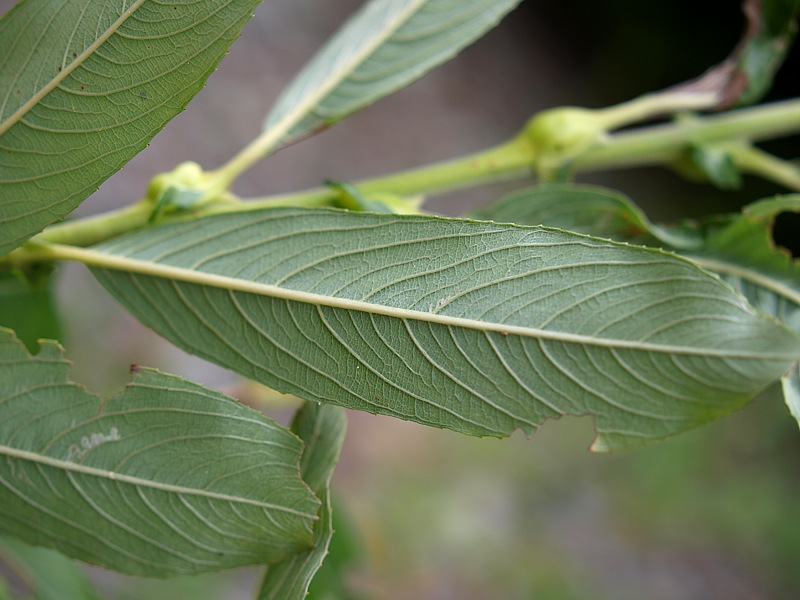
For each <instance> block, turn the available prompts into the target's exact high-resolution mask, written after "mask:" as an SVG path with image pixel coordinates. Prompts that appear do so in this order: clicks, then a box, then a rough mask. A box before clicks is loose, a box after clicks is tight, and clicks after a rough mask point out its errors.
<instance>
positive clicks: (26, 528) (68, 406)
mask: <svg viewBox="0 0 800 600" xmlns="http://www.w3.org/2000/svg"><path fill="white" fill-rule="evenodd" d="M67 370H68V362H67V361H66V360H65V359H64V358H63V356H62V353H61V350H60V348H58V347H57V346H56V345H55V344H54V343H52V342H45V343H43V345H42V349H41V351H40V352H39V354H38V355H36V356H33V357H32V356H31V355H29V354H28V353H27V351H26V350H25V348H24V347H23V346H22V345H21V343H20V342H19V341H18V340H16V338H14V337H13V335H12V334H11V332H10V331H8V330H6V329H0V417H1V418H0V454H2V455H3V456H2V457H0V458H1V460H0V532H2V533H3V534H8V535H12V536H15V537H18V538H20V539H24V540H25V541H27V542H29V543H32V544H37V545H43V546H49V547H51V548H55V549H57V550H59V551H61V552H63V553H64V554H67V555H68V556H70V557H72V558H77V559H80V560H83V561H86V562H90V563H93V564H97V565H100V566H103V567H107V568H110V569H113V570H116V571H119V572H121V573H127V574H134V575H145V576H150V577H154V576H166V575H175V574H180V573H198V572H203V571H210V570H216V569H223V568H230V567H234V566H239V565H245V564H258V563H265V562H273V561H276V560H281V559H283V558H284V557H286V556H287V555H289V554H291V553H293V552H297V551H300V550H303V549H305V548H307V547H308V546H309V545H310V542H311V537H310V536H311V527H312V523H313V522H314V520H315V519H316V513H317V508H318V506H319V501H318V500H317V499H316V498H315V496H314V495H313V494H312V493H311V491H310V490H309V488H308V486H306V485H305V484H304V483H303V481H302V480H301V479H300V476H299V461H300V453H301V448H302V445H301V442H300V441H299V440H298V438H297V437H296V436H294V435H293V434H291V433H290V432H289V431H288V430H287V429H285V428H283V427H281V426H280V425H278V424H277V423H275V422H273V421H271V420H270V419H267V418H266V417H264V416H263V415H261V414H260V413H257V412H255V411H253V410H252V409H249V408H247V407H244V406H243V405H240V404H238V403H237V402H235V401H234V400H231V399H230V398H226V397H225V396H222V395H220V394H218V393H216V392H213V391H211V390H208V389H206V388H203V387H202V386H200V385H197V384H193V383H190V382H187V381H184V380H182V379H180V378H178V377H175V376H171V375H165V374H162V373H159V372H157V371H151V370H146V369H145V370H140V371H139V372H138V373H136V375H135V376H134V378H133V382H132V383H131V384H129V385H128V386H127V387H126V389H125V390H124V392H123V393H122V394H120V395H119V396H116V397H114V398H112V399H110V400H108V401H106V402H104V403H102V404H101V403H100V401H99V399H98V398H97V397H95V396H93V395H91V394H89V393H87V392H86V391H85V390H84V389H83V388H81V387H80V386H78V385H76V384H74V383H72V382H70V381H69V379H68V377H67Z"/></svg>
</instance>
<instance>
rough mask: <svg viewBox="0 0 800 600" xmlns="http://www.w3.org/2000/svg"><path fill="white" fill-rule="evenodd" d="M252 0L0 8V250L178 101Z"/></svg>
mask: <svg viewBox="0 0 800 600" xmlns="http://www.w3.org/2000/svg"><path fill="white" fill-rule="evenodd" d="M257 4H258V0H169V1H168V2H156V1H154V0H121V1H119V2H99V1H98V0H26V1H25V2H20V3H19V4H18V5H17V6H16V7H14V8H13V9H12V10H11V11H10V12H9V13H8V14H7V15H6V16H5V17H4V18H3V19H2V20H0V255H3V254H5V253H6V252H8V251H10V250H11V249H13V248H14V247H16V246H18V245H19V244H21V243H22V242H24V241H25V240H26V239H28V238H29V237H30V236H32V235H33V234H35V233H37V232H38V231H39V230H41V229H42V228H43V227H45V226H46V225H48V224H50V223H52V222H53V221H56V220H58V219H60V218H61V217H63V216H64V215H66V214H67V213H69V212H70V211H71V210H72V209H74V208H75V207H76V206H77V205H78V204H80V202H81V201H83V199H84V198H86V197H87V196H88V195H89V194H91V193H92V192H93V191H94V190H95V189H97V186H98V185H99V184H100V183H101V182H102V181H104V180H105V179H106V178H107V177H109V176H110V175H111V174H113V173H114V172H116V171H117V170H119V169H120V168H121V167H122V165H124V164H125V163H126V162H127V161H129V160H130V159H131V158H133V157H134V156H135V155H136V154H137V153H138V152H139V151H141V150H142V149H143V148H144V147H145V146H146V145H147V143H148V142H149V141H150V139H151V138H152V137H153V136H154V135H155V134H156V133H158V132H159V131H160V130H161V129H162V128H163V127H164V125H165V124H166V123H167V122H168V121H169V120H170V119H171V118H172V117H174V116H175V115H176V114H178V113H179V112H180V111H181V110H183V108H184V106H186V104H187V103H188V102H189V100H191V98H192V97H193V96H194V95H195V94H196V93H197V92H198V91H200V89H201V88H202V87H203V85H204V83H205V80H206V78H207V77H208V76H209V75H210V74H211V72H212V71H213V70H214V68H215V67H216V65H217V63H219V61H220V60H221V59H222V57H223V56H224V55H225V53H226V52H227V49H228V46H230V44H231V43H232V42H233V41H234V39H235V38H236V37H237V36H238V34H239V31H240V30H241V28H242V27H243V26H244V23H245V22H246V21H247V20H248V19H249V18H250V15H251V14H252V12H253V9H254V7H255V6H256V5H257Z"/></svg>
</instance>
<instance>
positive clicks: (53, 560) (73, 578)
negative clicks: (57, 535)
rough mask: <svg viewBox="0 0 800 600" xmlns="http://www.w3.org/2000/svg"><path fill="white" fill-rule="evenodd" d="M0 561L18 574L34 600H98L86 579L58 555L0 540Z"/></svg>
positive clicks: (75, 566)
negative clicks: (0, 559)
mask: <svg viewBox="0 0 800 600" xmlns="http://www.w3.org/2000/svg"><path fill="white" fill-rule="evenodd" d="M0 558H2V559H3V560H4V561H5V562H6V564H7V568H11V569H13V570H14V571H16V572H17V573H18V574H19V578H20V579H22V580H23V581H25V583H26V584H27V585H28V586H29V588H30V591H31V592H32V593H33V597H34V598H36V600H99V599H100V596H99V595H98V594H97V592H96V591H95V590H94V588H93V587H92V584H91V583H90V582H89V578H88V577H86V574H85V573H84V572H83V571H82V570H81V569H80V567H78V566H77V565H76V564H75V563H74V562H73V561H71V560H69V559H68V558H66V557H65V556H63V555H62V554H59V553H58V552H54V551H53V550H47V549H46V548H37V547H34V546H29V545H27V544H23V543H22V542H20V541H18V540H15V539H11V538H0Z"/></svg>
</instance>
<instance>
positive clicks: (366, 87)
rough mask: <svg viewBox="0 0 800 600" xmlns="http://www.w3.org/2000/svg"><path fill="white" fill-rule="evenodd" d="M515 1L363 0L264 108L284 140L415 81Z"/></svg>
mask: <svg viewBox="0 0 800 600" xmlns="http://www.w3.org/2000/svg"><path fill="white" fill-rule="evenodd" d="M519 2H520V0H370V1H369V2H367V3H366V4H365V5H364V6H363V8H361V10H360V11H359V12H358V13H356V14H355V15H354V16H353V17H352V18H351V19H350V21H349V22H348V23H347V24H346V25H345V26H344V27H342V29H341V30H340V31H339V33H338V34H337V35H336V36H335V37H333V38H332V39H331V40H330V41H329V42H328V44H327V45H326V46H325V47H324V48H323V49H322V50H320V52H319V53H318V54H317V56H316V57H315V58H314V59H313V60H312V61H311V62H310V63H309V64H308V65H307V66H306V67H305V69H303V71H302V72H301V73H300V74H299V75H298V76H297V78H296V79H295V80H294V81H293V82H292V84H291V85H290V86H289V87H288V88H287V89H286V91H285V92H284V93H283V94H282V95H281V97H280V98H279V99H278V101H277V102H276V104H275V106H274V107H273V108H272V110H271V111H270V113H269V115H268V116H267V119H266V121H265V123H264V129H265V130H269V129H275V130H280V131H281V132H282V135H281V136H280V139H279V140H277V143H280V142H283V143H286V142H289V141H291V140H292V139H295V138H298V137H301V136H303V135H306V134H308V133H311V132H313V131H315V130H318V129H321V128H322V127H325V126H328V125H331V124H333V123H336V122H337V121H339V120H341V119H343V118H344V117H346V116H348V115H350V114H352V113H354V112H356V111H357V110H360V109H362V108H364V107H365V106H368V105H369V104H372V103H373V102H376V101H377V100H380V99H381V98H383V97H385V96H388V95H389V94H391V93H393V92H395V91H397V90H399V89H401V88H403V87H405V86H406V85H408V84H409V83H411V82H413V81H415V80H417V79H419V78H420V77H422V76H423V75H424V74H425V73H427V72H428V71H430V70H431V69H433V68H434V67H436V66H438V65H440V64H441V63H443V62H445V61H447V60H449V59H450V58H452V57H453V56H455V55H456V54H457V53H458V52H459V51H460V50H461V49H463V48H464V47H466V46H468V45H469V44H470V43H472V42H473V41H475V40H476V39H478V38H479V37H481V36H482V35H483V34H484V33H486V32H487V31H488V30H489V29H491V28H492V27H494V26H495V25H496V24H497V23H498V21H500V19H501V18H502V17H503V16H504V15H505V14H506V13H508V12H509V11H510V10H511V9H513V8H514V7H515V6H516V5H517V4H519Z"/></svg>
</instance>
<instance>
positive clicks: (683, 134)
mask: <svg viewBox="0 0 800 600" xmlns="http://www.w3.org/2000/svg"><path fill="white" fill-rule="evenodd" d="M621 106H625V105H621ZM612 108H613V107H612ZM648 108H650V107H648ZM558 110H559V109H555V111H558ZM568 110H575V109H568ZM581 110H583V109H581ZM608 110H609V109H601V111H599V112H601V113H602V112H603V111H608ZM626 110H627V109H626ZM555 111H553V112H555ZM547 112H550V111H547ZM634 113H635V111H634ZM543 114H544V113H543ZM559 114H560V116H563V114H566V113H563V111H562V113H559ZM536 120H537V117H534V120H532V121H531V123H533V122H534V121H536ZM537 122H538V123H541V119H539V120H538V121H537ZM529 129H530V124H529V126H527V127H526V128H525V129H524V130H523V132H522V133H521V134H519V135H518V136H516V137H514V138H513V139H512V140H510V141H508V142H506V143H504V144H501V145H499V146H496V147H494V148H491V149H489V150H485V151H481V152H478V153H475V154H471V155H468V156H465V157H462V158H457V159H454V160H449V161H444V162H440V163H436V164H433V165H427V166H424V167H421V168H416V169H410V170H407V171H401V172H398V173H394V174H391V175H387V176H383V177H376V178H372V179H366V180H362V181H359V182H354V183H353V184H352V185H353V186H354V187H355V188H356V189H357V190H358V191H359V192H360V193H361V194H362V195H363V196H365V197H369V196H370V195H376V194H390V195H397V196H416V195H423V194H434V193H441V192H443V191H448V190H455V189H459V188H464V187H470V186H477V185H482V184H486V183H491V182H494V181H500V180H506V179H510V178H519V177H529V176H530V175H531V174H532V173H533V171H534V170H535V168H536V166H537V164H539V162H540V161H542V160H547V159H549V158H552V157H549V156H548V155H546V154H545V155H544V156H542V152H541V148H537V147H536V144H535V141H536V140H533V139H531V136H530V135H529V134H530V131H529ZM798 132H800V100H791V101H787V102H782V103H775V104H770V105H765V106H759V107H754V108H748V109H743V110H737V111H734V112H730V113H726V114H721V115H713V116H708V117H702V118H700V117H698V118H695V119H691V120H682V121H677V122H674V123H666V124H663V125H656V126H650V127H643V128H640V129H637V130H635V131H630V132H623V133H619V134H614V135H608V136H605V137H604V138H601V140H600V141H599V142H597V143H595V144H594V145H591V146H590V147H588V148H587V149H585V150H584V151H583V152H582V153H580V154H578V155H577V156H575V157H574V158H573V159H571V160H572V162H571V165H570V166H571V167H572V169H573V171H575V172H584V171H597V170H602V169H615V168H628V167H636V166H643V165H670V164H672V163H673V162H674V161H675V160H676V159H678V158H679V157H680V155H681V153H682V152H683V151H684V150H685V148H686V147H687V146H688V145H690V144H708V143H715V142H724V141H732V142H736V141H751V142H752V141H759V140H764V139H769V138H776V137H781V136H787V135H792V134H795V133H798ZM539 141H541V140H539ZM743 160H744V161H745V162H744V163H743V164H741V165H740V166H741V168H742V169H743V170H745V171H748V172H751V173H754V174H758V175H760V176H762V177H766V178H769V179H771V180H774V181H777V182H778V183H781V184H783V185H786V186H787V187H789V188H791V189H798V184H800V181H798V172H797V169H796V168H794V167H793V166H792V165H790V164H789V163H786V162H785V161H781V160H780V159H777V158H775V157H769V156H768V155H765V154H764V153H759V151H753V152H751V153H750V154H748V156H747V157H744V158H743ZM208 175H209V174H201V175H198V177H199V179H198V180H199V181H201V182H205V184H207V183H208V181H207V179H208ZM229 196H230V195H229V194H226V193H223V194H221V195H220V197H219V198H218V200H219V201H212V202H209V203H208V204H203V205H200V206H195V207H193V208H192V209H191V210H190V211H185V212H178V213H176V214H170V215H166V216H164V218H163V221H164V222H166V221H173V220H186V219H194V218H197V217H200V216H205V215H209V214H216V213H223V212H237V211H246V210H255V209H260V208H264V207H275V206H307V207H314V206H338V205H339V204H338V201H339V200H340V199H341V191H339V190H337V189H336V188H335V187H334V186H327V187H320V188H315V189H311V190H306V191H301V192H295V193H290V194H283V195H275V196H268V197H263V198H254V199H250V200H249V201H247V202H232V201H230V198H229ZM152 210H153V204H152V201H148V199H144V200H141V201H139V202H137V203H135V204H133V205H131V206H129V207H127V208H124V209H121V210H118V211H112V212H109V213H105V214H102V215H98V216H94V217H89V218H87V219H79V220H75V221H70V222H66V223H62V224H59V225H55V226H52V227H49V228H48V229H46V230H45V231H44V232H43V233H41V234H39V235H38V236H36V237H35V238H34V239H33V241H34V242H36V241H37V240H38V241H44V242H52V243H59V244H69V245H72V246H87V245H91V244H94V243H97V242H100V241H102V240H105V239H109V238H111V237H115V236H117V235H120V234H122V233H125V232H127V231H132V230H135V229H139V228H141V227H145V226H147V225H148V220H149V219H150V217H151V215H152ZM12 255H14V253H12V254H11V255H9V257H7V258H5V259H0V266H1V265H3V264H5V265H6V266H7V265H8V264H10V263H11V262H12V260H11V256H12Z"/></svg>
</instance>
